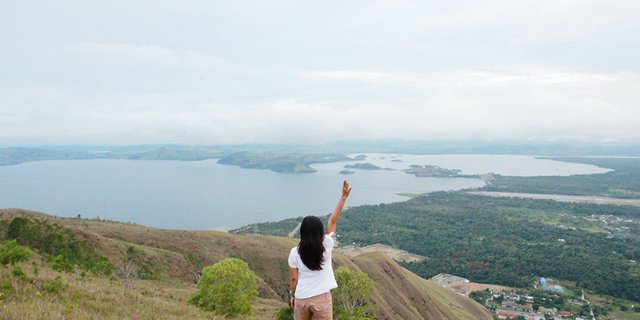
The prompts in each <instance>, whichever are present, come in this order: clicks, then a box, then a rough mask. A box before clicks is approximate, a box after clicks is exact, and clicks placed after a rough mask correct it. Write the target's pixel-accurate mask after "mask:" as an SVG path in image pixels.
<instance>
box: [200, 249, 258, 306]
mask: <svg viewBox="0 0 640 320" xmlns="http://www.w3.org/2000/svg"><path fill="white" fill-rule="evenodd" d="M257 298H258V286H257V283H256V277H255V275H254V274H253V271H251V269H249V265H248V264H247V263H246V262H244V261H242V260H240V259H236V258H228V259H224V260H222V261H220V262H218V263H216V264H214V265H212V266H208V267H205V268H204V269H202V277H201V278H200V280H199V281H198V291H197V292H196V293H195V294H194V295H193V296H192V297H191V299H189V302H190V303H191V304H194V305H196V306H198V307H200V308H202V309H203V310H206V311H213V312H215V313H217V314H220V315H225V316H236V315H239V314H250V313H251V303H252V302H254V301H255V300H256V299H257Z"/></svg>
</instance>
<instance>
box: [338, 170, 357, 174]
mask: <svg viewBox="0 0 640 320" xmlns="http://www.w3.org/2000/svg"><path fill="white" fill-rule="evenodd" d="M354 173H356V172H355V171H353V170H346V169H345V170H341V171H340V174H354Z"/></svg>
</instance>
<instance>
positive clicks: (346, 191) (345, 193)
mask: <svg viewBox="0 0 640 320" xmlns="http://www.w3.org/2000/svg"><path fill="white" fill-rule="evenodd" d="M349 194H351V188H350V187H349V181H347V180H345V181H344V182H342V198H343V199H346V198H348V197H349Z"/></svg>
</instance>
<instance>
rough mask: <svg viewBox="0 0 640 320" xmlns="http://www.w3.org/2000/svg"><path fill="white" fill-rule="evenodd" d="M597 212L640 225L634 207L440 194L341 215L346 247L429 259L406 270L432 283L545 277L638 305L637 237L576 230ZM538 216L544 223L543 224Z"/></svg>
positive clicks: (524, 282)
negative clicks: (374, 247)
mask: <svg viewBox="0 0 640 320" xmlns="http://www.w3.org/2000/svg"><path fill="white" fill-rule="evenodd" d="M592 214H607V215H612V216H620V217H628V218H633V219H636V221H637V220H638V219H640V209H638V208H634V207H625V206H612V205H593V204H577V203H559V202H554V201H541V200H526V199H509V198H491V197H483V196H474V195H469V194H465V193H462V192H437V193H431V194H429V195H425V196H421V197H417V198H415V199H412V200H409V201H406V202H402V203H394V204H390V205H384V204H381V205H376V206H360V207H355V208H352V209H350V210H349V211H348V212H347V213H346V214H344V215H343V217H342V219H341V221H340V226H339V234H340V235H341V238H340V239H341V241H342V242H343V243H352V242H355V243H357V244H362V245H367V244H372V243H383V244H387V245H391V246H394V247H397V248H400V249H403V250H407V251H409V252H412V253H416V254H420V255H424V256H427V257H429V259H427V260H426V261H423V262H420V263H410V264H406V265H405V266H406V267H407V268H409V269H410V270H412V271H414V272H416V273H418V274H420V275H421V276H423V277H427V278H428V277H431V276H434V275H436V274H438V273H441V272H446V273H451V274H455V275H458V276H463V277H467V278H469V279H471V280H473V281H477V282H489V283H498V284H503V285H509V286H515V287H526V286H530V285H532V283H533V281H534V279H535V278H536V277H539V276H547V277H555V278H560V279H565V280H571V281H576V284H577V285H578V286H580V287H584V288H587V289H591V290H594V291H596V292H600V293H604V294H608V295H612V296H617V297H622V298H627V299H631V300H635V301H640V272H638V271H639V269H638V266H637V264H635V263H633V262H631V261H630V260H636V261H637V260H640V241H639V240H638V235H637V233H635V234H634V236H632V237H624V238H608V237H607V233H603V232H590V231H586V230H582V229H580V228H575V227H572V226H571V225H570V221H571V220H572V219H573V220H575V221H580V220H584V219H583V218H582V217H588V216H590V215H592ZM540 215H544V217H545V219H546V220H545V221H540V220H539V219H538V218H539V216H540ZM554 219H557V220H556V221H554ZM560 220H562V221H564V223H563V224H562V225H559V224H558V223H557V222H558V221H560ZM636 231H637V229H635V230H634V232H636Z"/></svg>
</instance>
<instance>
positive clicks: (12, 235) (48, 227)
mask: <svg viewBox="0 0 640 320" xmlns="http://www.w3.org/2000/svg"><path fill="white" fill-rule="evenodd" d="M7 238H9V239H14V240H15V241H17V243H18V244H20V245H23V246H27V247H30V248H32V249H35V250H38V251H40V252H42V253H44V254H46V255H48V256H49V257H55V259H54V261H53V263H54V267H56V268H58V269H61V270H65V271H73V269H75V266H79V267H80V268H82V269H84V270H90V271H93V272H94V273H98V274H105V275H109V274H111V270H112V266H111V264H110V263H109V262H108V261H107V259H105V258H104V257H102V256H100V255H98V254H97V253H96V252H95V250H94V249H93V247H91V245H89V243H87V241H84V240H80V239H78V238H77V237H76V236H75V235H74V234H73V232H71V230H69V229H67V228H64V227H62V226H60V225H58V224H55V223H50V222H48V221H47V220H38V219H28V218H22V217H17V218H14V219H13V220H12V221H11V223H9V226H8V227H7ZM59 257H62V258H59ZM63 262H64V264H63ZM69 266H70V268H69ZM69 269H71V270H69Z"/></svg>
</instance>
